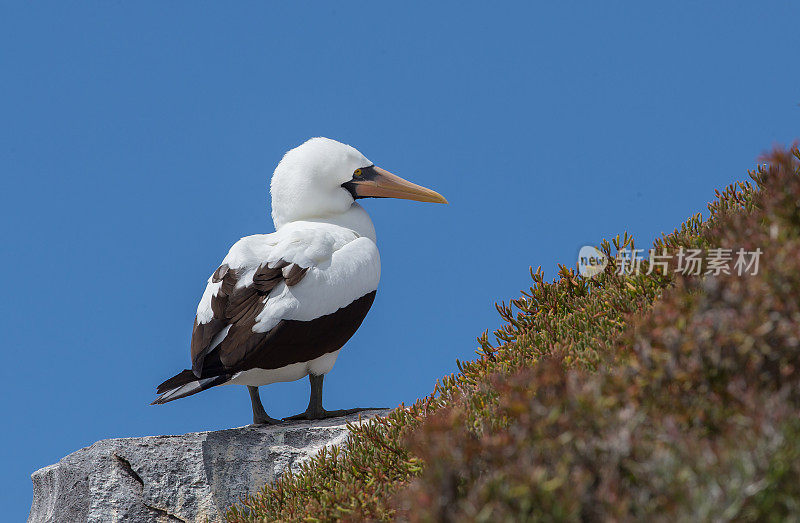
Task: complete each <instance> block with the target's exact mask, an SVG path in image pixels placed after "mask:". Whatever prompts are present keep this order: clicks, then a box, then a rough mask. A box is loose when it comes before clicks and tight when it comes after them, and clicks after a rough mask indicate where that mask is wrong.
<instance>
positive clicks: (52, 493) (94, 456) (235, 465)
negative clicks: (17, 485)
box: [28, 411, 387, 523]
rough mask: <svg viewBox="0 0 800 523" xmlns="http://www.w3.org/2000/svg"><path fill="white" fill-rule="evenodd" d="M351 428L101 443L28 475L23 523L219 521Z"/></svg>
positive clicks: (299, 425)
mask: <svg viewBox="0 0 800 523" xmlns="http://www.w3.org/2000/svg"><path fill="white" fill-rule="evenodd" d="M386 412H387V411H370V412H368V413H361V418H362V420H365V419H367V418H369V417H372V416H375V415H380V414H385V413H386ZM348 421H349V422H351V423H356V422H358V415H357V414H356V415H352V416H348V417H344V418H335V419H331V420H324V421H314V422H292V423H285V424H281V425H274V426H261V427H254V426H249V427H241V428H237V429H229V430H220V431H214V432H193V433H189V434H184V435H182V436H146V437H141V438H120V439H107V440H102V441H98V442H97V443H95V444H94V445H92V446H91V447H86V448H83V449H81V450H78V451H76V452H73V453H72V454H70V455H68V456H66V457H65V458H63V459H62V460H61V461H59V462H58V463H56V464H54V465H50V466H49V467H45V468H43V469H40V470H37V471H36V472H34V473H33V475H32V476H31V478H32V479H33V504H32V506H31V511H30V515H29V516H28V521H29V522H37V523H38V522H77V521H89V522H112V521H159V522H160V521H163V522H176V521H185V522H190V521H191V522H194V521H203V522H204V521H206V520H208V521H221V520H222V517H223V515H224V513H225V510H226V509H227V508H228V507H229V506H231V505H232V504H233V503H235V502H236V501H237V500H238V499H239V498H240V497H242V496H245V495H248V494H253V493H255V492H256V491H257V490H258V489H260V488H261V487H262V486H263V485H264V484H265V483H268V482H271V481H274V480H275V479H277V478H278V477H280V475H281V474H282V473H283V472H284V471H285V470H286V469H287V467H289V466H294V467H296V466H297V465H299V464H300V463H301V462H303V461H305V460H307V459H309V458H310V457H312V456H314V455H315V454H316V453H317V452H318V451H319V450H320V449H321V448H322V447H324V446H329V445H338V444H341V443H342V442H343V441H344V440H345V438H347V435H348V430H347V426H346V423H347V422H348Z"/></svg>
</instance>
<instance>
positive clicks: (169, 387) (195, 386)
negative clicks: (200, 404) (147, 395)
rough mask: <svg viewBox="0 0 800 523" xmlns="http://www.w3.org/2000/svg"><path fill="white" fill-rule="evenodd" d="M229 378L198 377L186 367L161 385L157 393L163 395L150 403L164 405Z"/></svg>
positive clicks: (219, 383) (220, 383)
mask: <svg viewBox="0 0 800 523" xmlns="http://www.w3.org/2000/svg"><path fill="white" fill-rule="evenodd" d="M229 379H231V377H230V376H228V375H223V376H211V377H209V378H198V377H197V376H195V375H194V372H192V371H191V370H189V369H186V370H184V371H182V372H181V373H180V374H177V375H175V376H173V377H171V378H170V379H168V380H167V381H165V382H164V383H162V384H161V385H159V386H158V389H157V391H156V393H157V394H161V395H160V396H159V397H158V398H156V400H155V401H154V402H153V403H151V404H150V405H162V404H164V403H167V402H170V401H173V400H178V399H181V398H185V397H186V396H191V395H192V394H197V393H198V392H202V391H204V390H206V389H210V388H211V387H216V386H217V385H222V384H223V383H225V382H226V381H228V380H229Z"/></svg>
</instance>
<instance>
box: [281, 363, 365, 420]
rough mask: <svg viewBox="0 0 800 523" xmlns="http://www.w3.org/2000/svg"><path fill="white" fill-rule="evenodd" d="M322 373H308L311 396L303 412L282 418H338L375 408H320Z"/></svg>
mask: <svg viewBox="0 0 800 523" xmlns="http://www.w3.org/2000/svg"><path fill="white" fill-rule="evenodd" d="M324 377H325V375H324V374H320V375H319V376H317V375H314V374H309V375H308V381H310V382H311V397H310V398H309V400H308V408H307V409H306V411H305V412H301V413H300V414H297V415H295V416H289V417H288V418H283V419H284V420H312V419H325V418H338V417H339V416H347V415H348V414H355V413H356V412H363V411H365V410H376V409H341V410H325V409H324V408H322V379H323V378H324Z"/></svg>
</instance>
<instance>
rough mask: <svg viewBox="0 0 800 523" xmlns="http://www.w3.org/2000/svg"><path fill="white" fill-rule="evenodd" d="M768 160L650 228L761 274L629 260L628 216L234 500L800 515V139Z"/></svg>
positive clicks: (313, 511) (575, 514)
mask: <svg viewBox="0 0 800 523" xmlns="http://www.w3.org/2000/svg"><path fill="white" fill-rule="evenodd" d="M764 160H765V162H766V163H765V164H764V165H762V166H760V167H758V169H756V170H755V171H752V172H750V176H751V178H752V181H753V183H750V182H747V183H738V184H735V185H731V186H730V187H728V188H727V189H726V190H725V191H723V192H721V193H720V192H718V193H717V198H716V200H715V201H714V202H712V203H711V204H709V211H710V217H709V219H708V221H703V220H702V218H701V216H700V215H699V214H698V215H696V216H693V217H691V218H690V219H689V220H688V221H686V222H685V223H684V224H683V225H682V226H681V227H680V228H679V229H676V230H675V232H673V233H672V234H670V235H667V236H664V237H662V238H660V239H658V240H656V242H655V244H654V249H656V251H657V252H659V253H660V252H664V251H666V252H668V253H673V254H674V253H678V252H680V250H681V249H684V250H686V249H702V250H703V252H706V253H710V252H712V251H711V250H712V249H715V248H726V249H733V251H734V253H735V252H736V251H737V250H738V249H740V248H743V249H744V250H746V251H755V250H756V249H757V248H760V249H761V250H762V251H763V254H762V255H761V257H760V265H759V270H758V273H757V274H756V275H739V274H737V273H736V271H731V274H725V273H721V274H718V275H705V276H690V275H681V274H678V273H676V271H675V270H674V269H675V268H676V267H675V266H674V260H676V259H677V257H673V258H672V260H673V265H670V266H669V267H665V266H659V267H655V264H654V267H652V268H651V267H649V265H648V263H647V262H645V263H643V265H642V269H643V270H641V271H639V273H638V274H635V273H634V274H625V273H624V271H621V270H620V267H619V263H618V261H616V260H615V259H614V258H613V254H614V253H612V247H613V248H614V249H615V250H618V249H624V248H628V249H630V248H633V246H634V242H633V239H632V238H630V237H628V236H627V234H625V235H622V237H617V238H614V240H613V241H612V242H607V241H604V242H602V243H601V245H600V247H599V248H600V250H601V251H603V252H604V253H605V254H606V256H607V257H608V258H609V264H608V266H607V267H606V268H605V270H604V272H603V273H601V274H600V275H598V276H596V277H594V278H585V277H583V276H580V275H578V274H576V272H575V270H573V269H569V268H567V267H564V266H561V267H560V270H559V273H558V276H557V278H556V279H555V280H554V281H552V282H545V281H544V278H543V276H542V272H541V270H538V271H532V273H531V276H532V278H533V285H532V286H531V288H530V289H529V290H528V291H525V292H523V293H522V296H521V297H520V298H519V299H516V300H513V301H512V302H511V303H510V304H509V305H505V304H501V305H498V307H497V308H498V311H499V313H500V314H501V316H502V317H503V319H504V320H505V321H506V322H507V324H506V325H505V326H504V327H503V328H501V329H500V330H498V331H497V332H496V333H495V337H496V339H497V341H496V342H495V343H494V344H491V343H490V342H489V341H488V335H487V333H484V334H483V335H482V336H481V337H480V338H479V339H478V342H479V344H480V350H479V351H478V358H477V359H475V360H473V361H470V362H465V363H459V369H460V372H459V373H457V374H455V375H451V376H447V377H445V378H444V379H442V380H441V381H440V382H439V383H437V384H436V387H435V389H434V391H433V393H432V394H431V395H430V396H428V397H426V398H424V399H421V400H419V401H417V402H416V403H415V404H414V405H412V406H410V407H408V408H403V409H397V410H396V411H394V412H393V413H392V414H391V415H390V416H388V417H387V418H384V419H379V420H375V421H374V422H371V423H367V424H364V425H362V426H359V427H353V433H352V436H351V437H350V439H349V441H348V442H347V443H346V444H345V445H344V446H343V447H342V448H340V449H334V450H329V451H325V452H323V453H321V454H320V455H319V456H317V457H316V458H315V459H313V460H312V461H310V462H309V463H307V464H305V465H304V466H302V467H301V468H300V469H299V470H297V471H293V472H292V473H290V474H286V475H285V476H284V477H283V478H282V479H281V480H280V481H278V482H277V483H275V484H272V485H267V486H265V487H264V489H263V490H262V491H261V492H260V493H259V494H258V495H256V496H253V497H250V498H248V499H246V500H244V501H243V503H242V504H241V505H239V506H236V507H233V508H232V509H231V510H230V512H229V513H228V519H229V520H230V521H237V522H238V521H261V520H306V521H317V520H321V521H327V520H334V519H344V520H363V519H370V520H381V519H392V518H400V519H408V520H413V521H430V520H442V521H462V520H475V521H523V520H536V519H543V520H545V519H546V520H607V519H613V520H633V519H637V520H638V519H651V520H676V519H725V520H727V519H744V520H775V521H778V520H784V519H787V518H792V519H798V518H800V481H798V478H800V459H799V458H800V418H798V412H800V410H799V409H798V407H800V300H799V299H798V296H800V167H798V165H800V152H798V150H797V147H794V148H793V149H792V150H791V151H782V150H775V151H773V152H772V153H770V154H769V155H768V156H767V157H765V158H764ZM704 258H705V259H706V260H707V259H708V257H704ZM704 263H705V264H704V265H703V266H702V271H701V273H705V272H706V270H707V269H710V268H711V267H710V265H708V262H704ZM648 272H650V274H647V273H648Z"/></svg>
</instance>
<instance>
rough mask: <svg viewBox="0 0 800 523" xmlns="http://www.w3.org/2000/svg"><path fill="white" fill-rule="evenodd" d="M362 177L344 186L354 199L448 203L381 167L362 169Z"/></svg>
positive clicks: (439, 196) (434, 192)
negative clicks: (390, 199)
mask: <svg viewBox="0 0 800 523" xmlns="http://www.w3.org/2000/svg"><path fill="white" fill-rule="evenodd" d="M360 171H361V176H359V177H353V179H352V180H351V181H349V182H347V183H346V184H344V186H345V187H346V188H347V189H348V190H349V191H350V192H351V194H353V198H401V199H403V200H415V201H418V202H432V203H447V200H445V198H444V196H442V195H441V194H439V193H438V192H436V191H432V190H430V189H428V188H426V187H422V186H421V185H417V184H415V183H411V182H409V181H408V180H404V179H403V178H400V177H399V176H397V175H394V174H392V173H390V172H389V171H387V170H385V169H381V168H380V167H375V166H374V165H373V166H372V167H365V168H363V169H360Z"/></svg>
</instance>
